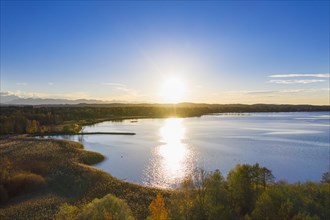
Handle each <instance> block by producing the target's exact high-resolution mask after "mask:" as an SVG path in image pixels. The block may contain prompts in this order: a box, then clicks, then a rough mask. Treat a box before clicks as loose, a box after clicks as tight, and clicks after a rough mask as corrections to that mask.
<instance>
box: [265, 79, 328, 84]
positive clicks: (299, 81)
mask: <svg viewBox="0 0 330 220" xmlns="http://www.w3.org/2000/svg"><path fill="white" fill-rule="evenodd" d="M324 81H325V80H323V79H293V80H286V79H274V80H270V81H269V82H270V83H276V84H309V83H319V82H324Z"/></svg>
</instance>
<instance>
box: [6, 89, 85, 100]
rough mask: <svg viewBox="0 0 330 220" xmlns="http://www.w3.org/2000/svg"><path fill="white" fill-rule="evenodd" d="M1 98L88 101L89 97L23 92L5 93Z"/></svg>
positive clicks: (83, 93) (77, 94)
mask: <svg viewBox="0 0 330 220" xmlns="http://www.w3.org/2000/svg"><path fill="white" fill-rule="evenodd" d="M1 96H16V97H18V98H55V99H89V98H91V96H90V95H89V94H87V93H85V92H74V93H65V94H63V93H42V92H25V91H20V90H17V91H6V92H2V93H1Z"/></svg>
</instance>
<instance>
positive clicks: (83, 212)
mask: <svg viewBox="0 0 330 220" xmlns="http://www.w3.org/2000/svg"><path fill="white" fill-rule="evenodd" d="M55 219H58V220H102V219H104V220H105V219H112V220H134V217H133V215H132V212H131V210H130V208H129V206H128V205H127V203H126V202H125V201H124V200H121V199H119V198H117V197H115V196H113V195H111V194H108V195H106V196H105V197H103V198H101V199H94V200H93V201H92V202H90V203H88V204H86V205H84V206H83V207H81V208H78V207H76V206H72V205H68V204H67V203H65V204H63V205H62V206H61V207H60V209H59V212H58V213H57V214H56V216H55Z"/></svg>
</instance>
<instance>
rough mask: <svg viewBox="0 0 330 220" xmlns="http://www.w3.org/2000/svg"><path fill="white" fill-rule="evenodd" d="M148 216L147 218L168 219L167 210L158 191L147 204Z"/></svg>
mask: <svg viewBox="0 0 330 220" xmlns="http://www.w3.org/2000/svg"><path fill="white" fill-rule="evenodd" d="M149 211H150V216H149V217H148V220H168V219H169V217H168V210H167V208H166V207H165V202H164V198H163V197H162V195H161V194H160V193H158V194H157V196H156V198H155V199H154V200H153V201H152V202H151V204H150V205H149Z"/></svg>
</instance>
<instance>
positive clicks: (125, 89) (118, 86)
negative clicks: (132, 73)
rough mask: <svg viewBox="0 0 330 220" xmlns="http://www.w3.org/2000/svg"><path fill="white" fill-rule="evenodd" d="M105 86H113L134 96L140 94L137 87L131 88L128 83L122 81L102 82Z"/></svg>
mask: <svg viewBox="0 0 330 220" xmlns="http://www.w3.org/2000/svg"><path fill="white" fill-rule="evenodd" d="M101 85H104V86H111V87H112V88H114V89H116V90H119V91H123V92H126V93H129V94H130V95H132V96H138V92H137V91H136V90H135V89H131V88H129V87H128V86H127V85H125V84H122V83H101Z"/></svg>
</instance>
